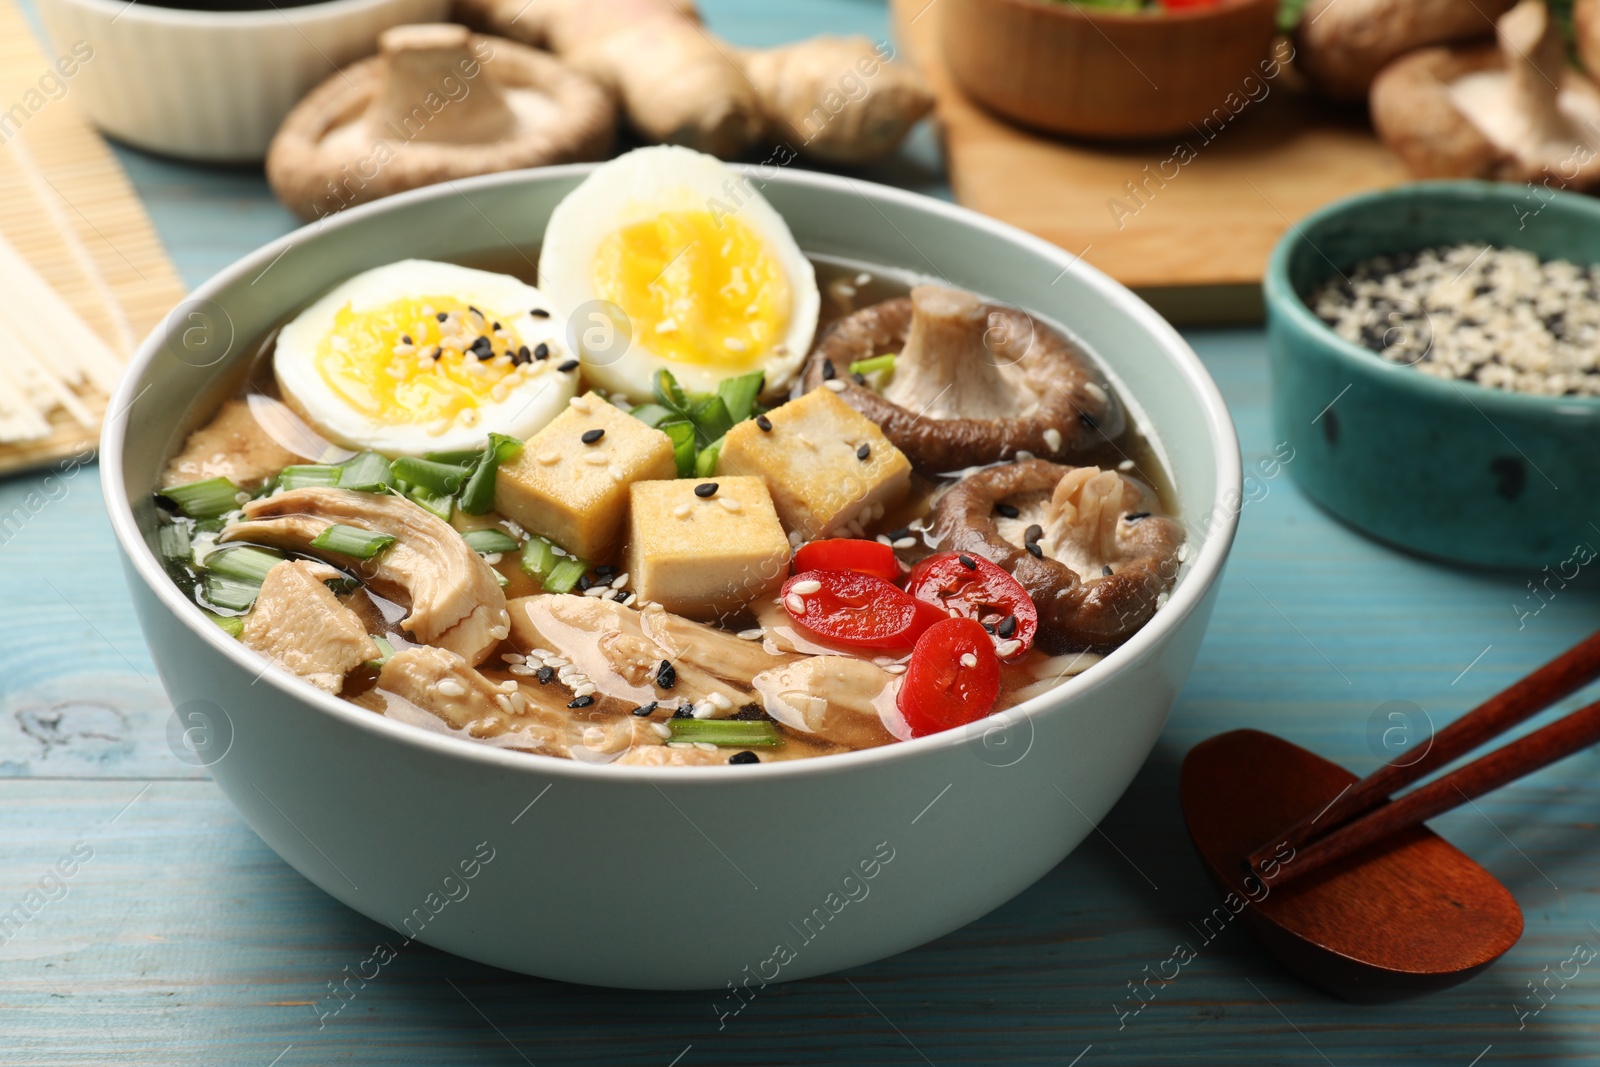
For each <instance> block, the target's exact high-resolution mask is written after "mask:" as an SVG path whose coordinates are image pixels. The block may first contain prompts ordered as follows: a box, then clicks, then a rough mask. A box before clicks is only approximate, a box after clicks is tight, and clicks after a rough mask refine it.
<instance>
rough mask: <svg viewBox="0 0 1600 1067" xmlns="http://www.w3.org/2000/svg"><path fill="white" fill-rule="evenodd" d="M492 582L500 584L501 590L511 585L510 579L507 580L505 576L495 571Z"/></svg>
mask: <svg viewBox="0 0 1600 1067" xmlns="http://www.w3.org/2000/svg"><path fill="white" fill-rule="evenodd" d="M494 580H495V581H496V582H498V583H500V588H501V589H504V588H505V587H506V586H508V585H510V584H511V579H510V578H507V577H506V576H505V575H503V574H501V573H500V572H499V571H495V572H494Z"/></svg>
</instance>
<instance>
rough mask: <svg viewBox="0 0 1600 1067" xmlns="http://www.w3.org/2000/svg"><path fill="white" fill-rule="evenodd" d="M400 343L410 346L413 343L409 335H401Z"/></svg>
mask: <svg viewBox="0 0 1600 1067" xmlns="http://www.w3.org/2000/svg"><path fill="white" fill-rule="evenodd" d="M400 343H401V344H403V345H408V344H410V343H411V335H410V334H409V333H403V334H401V335H400Z"/></svg>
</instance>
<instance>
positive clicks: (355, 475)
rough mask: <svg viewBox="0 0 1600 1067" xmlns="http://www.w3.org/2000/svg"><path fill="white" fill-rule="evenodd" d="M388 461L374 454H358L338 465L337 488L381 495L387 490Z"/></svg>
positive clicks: (388, 478)
mask: <svg viewBox="0 0 1600 1067" xmlns="http://www.w3.org/2000/svg"><path fill="white" fill-rule="evenodd" d="M390 477H391V475H390V473H389V461H388V460H386V459H384V458H383V457H382V456H380V455H378V453H376V452H359V453H357V454H356V455H354V456H351V457H350V458H349V459H347V460H345V461H344V462H343V463H342V464H340V465H339V488H340V489H354V490H356V491H357V492H359V493H381V492H383V491H385V490H386V489H388V488H389V480H390Z"/></svg>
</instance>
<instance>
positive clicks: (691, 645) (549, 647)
mask: <svg viewBox="0 0 1600 1067" xmlns="http://www.w3.org/2000/svg"><path fill="white" fill-rule="evenodd" d="M507 607H508V609H509V611H510V613H511V635H512V643H513V644H514V645H516V647H517V648H518V649H519V650H521V651H523V652H525V653H530V652H534V653H536V652H538V651H539V650H544V651H547V652H554V653H556V655H557V657H558V658H559V659H561V660H564V661H566V664H565V665H558V668H557V669H558V670H559V671H561V672H562V677H563V680H564V681H568V682H570V683H571V684H573V685H581V684H582V683H583V682H584V681H588V682H591V683H593V684H594V685H595V687H596V688H597V690H598V691H599V692H600V693H601V694H602V695H604V696H607V697H611V698H613V699H615V700H621V701H628V702H631V703H632V704H634V705H640V704H645V703H648V702H650V701H652V700H655V701H659V702H661V703H662V704H664V705H669V706H670V705H674V704H676V703H678V702H679V701H686V702H688V703H690V704H700V703H702V702H710V703H711V706H712V708H713V717H716V718H722V717H726V716H729V715H732V714H734V713H735V712H736V711H737V710H738V709H739V708H740V707H742V706H744V705H746V704H750V703H754V702H756V700H757V697H756V694H755V691H754V690H753V689H752V687H751V684H750V683H751V679H752V678H754V677H755V675H756V674H757V673H759V672H760V671H763V670H766V669H768V668H770V667H773V666H775V665H777V664H781V663H785V662H789V661H791V660H793V659H794V658H795V657H793V656H773V655H770V654H769V653H767V652H766V651H764V650H763V649H762V647H761V645H760V644H757V643H756V642H753V641H744V640H741V639H740V638H738V637H735V636H734V635H732V634H730V633H726V632H724V631H722V630H718V629H717V628H715V627H713V626H707V625H705V624H703V623H698V622H692V621H690V620H688V619H684V618H680V617H679V616H676V615H673V614H672V613H670V612H668V611H665V610H663V609H661V608H651V609H650V610H648V611H644V612H640V611H635V610H634V609H632V608H626V607H623V606H622V605H621V604H618V603H616V602H615V601H613V600H606V599H603V598H597V597H586V596H573V595H571V594H566V593H561V594H555V593H547V594H540V595H538V596H529V597H520V598H518V599H516V600H513V601H511V602H510V603H509V604H508V605H507ZM663 662H665V663H667V664H669V665H670V668H671V669H670V670H668V671H663V670H662V668H661V665H662V663H663ZM663 680H667V681H670V682H671V683H672V684H671V685H666V686H664V685H661V684H660V683H661V681H663ZM719 698H720V699H719ZM724 704H726V707H724V706H722V705H724Z"/></svg>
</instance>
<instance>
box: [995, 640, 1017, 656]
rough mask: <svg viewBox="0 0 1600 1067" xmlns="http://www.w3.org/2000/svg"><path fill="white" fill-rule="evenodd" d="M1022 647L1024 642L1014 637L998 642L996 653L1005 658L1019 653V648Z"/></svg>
mask: <svg viewBox="0 0 1600 1067" xmlns="http://www.w3.org/2000/svg"><path fill="white" fill-rule="evenodd" d="M1021 647H1022V642H1021V641H1018V640H1016V639H1015V638H1012V639H1011V640H1009V641H1001V642H998V643H997V644H996V645H995V646H994V654H995V655H997V656H999V657H1000V658H1001V659H1005V658H1007V657H1008V656H1015V655H1016V654H1017V650H1018V649H1019V648H1021Z"/></svg>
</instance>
